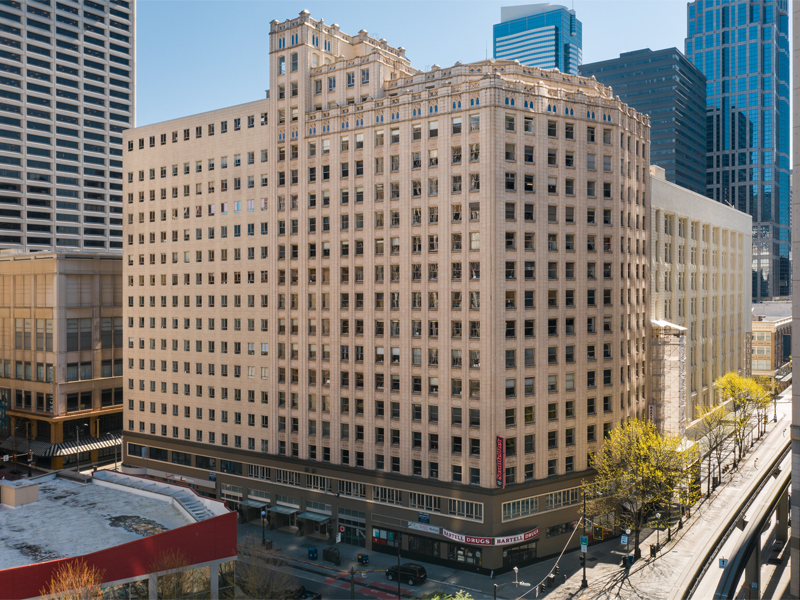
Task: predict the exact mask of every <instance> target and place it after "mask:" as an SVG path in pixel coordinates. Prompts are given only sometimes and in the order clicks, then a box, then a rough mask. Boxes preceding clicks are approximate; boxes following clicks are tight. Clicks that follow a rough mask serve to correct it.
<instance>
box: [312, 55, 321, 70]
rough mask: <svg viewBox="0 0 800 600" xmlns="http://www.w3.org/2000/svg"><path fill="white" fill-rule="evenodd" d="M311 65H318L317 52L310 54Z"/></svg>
mask: <svg viewBox="0 0 800 600" xmlns="http://www.w3.org/2000/svg"><path fill="white" fill-rule="evenodd" d="M311 66H312V67H318V66H319V54H312V55H311Z"/></svg>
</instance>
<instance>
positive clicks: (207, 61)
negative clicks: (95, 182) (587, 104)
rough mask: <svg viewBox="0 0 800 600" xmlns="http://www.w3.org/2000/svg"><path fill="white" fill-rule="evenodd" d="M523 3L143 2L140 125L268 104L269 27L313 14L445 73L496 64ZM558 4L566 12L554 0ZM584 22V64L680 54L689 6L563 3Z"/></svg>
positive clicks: (652, 0)
mask: <svg viewBox="0 0 800 600" xmlns="http://www.w3.org/2000/svg"><path fill="white" fill-rule="evenodd" d="M533 3H534V2H520V1H519V0H506V1H496V0H491V1H490V0H486V1H480V2H474V1H473V2H470V1H463V0H440V1H431V0H426V1H424V2H420V1H416V0H408V1H388V0H371V1H367V2H333V1H330V0H329V1H327V2H326V1H316V2H305V1H302V0H300V1H287V2H277V1H270V2H268V1H262V0H249V1H248V0H139V1H138V3H137V11H138V14H137V32H136V35H137V39H136V54H137V57H136V58H137V69H136V78H137V80H136V112H137V119H136V121H137V125H148V124H150V123H157V122H159V121H165V120H167V119H174V118H177V117H183V116H187V115H191V114H195V113H199V112H204V111H207V110H213V109H216V108H222V107H225V106H230V105H233V104H240V103H242V102H250V101H253V100H257V99H259V98H263V97H264V93H265V92H264V91H265V90H266V89H268V88H269V54H268V37H269V22H270V21H272V20H273V19H277V20H279V21H285V20H286V19H290V18H293V17H296V16H297V15H298V13H299V12H300V11H302V10H304V9H305V10H308V11H309V12H310V13H311V16H312V17H313V18H315V19H320V18H322V19H324V20H325V22H326V23H329V24H333V23H337V24H338V25H339V26H340V27H341V29H342V31H344V32H345V33H348V34H353V35H354V34H356V33H358V31H359V30H361V29H366V30H367V31H368V32H369V35H370V36H372V37H374V38H376V39H380V38H386V41H387V42H388V43H389V44H390V45H392V46H395V47H397V46H403V47H404V48H405V49H406V56H407V57H408V59H409V60H410V61H411V66H412V67H414V68H416V69H427V68H429V67H430V66H431V65H433V64H439V65H441V66H442V67H447V66H450V65H452V64H454V63H455V62H456V61H461V62H463V63H466V62H472V61H476V60H482V59H483V58H485V57H486V56H487V54H488V56H491V55H492V25H493V24H494V23H497V22H498V21H499V20H500V7H501V6H508V5H514V4H533ZM553 4H559V2H558V0H554V1H553ZM562 4H564V5H566V6H567V7H569V8H572V7H574V8H575V11H576V13H577V15H578V19H580V20H581V22H582V23H583V62H585V63H589V62H595V61H598V60H605V59H609V58H614V57H616V56H619V54H620V53H622V52H629V51H631V50H638V49H641V48H651V49H653V50H659V49H662V48H670V47H676V48H678V49H680V50H681V51H682V50H683V43H684V37H685V35H686V1H685V0H574V2H573V1H572V0H565V1H564V2H562Z"/></svg>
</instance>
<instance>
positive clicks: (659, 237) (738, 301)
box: [648, 166, 752, 435]
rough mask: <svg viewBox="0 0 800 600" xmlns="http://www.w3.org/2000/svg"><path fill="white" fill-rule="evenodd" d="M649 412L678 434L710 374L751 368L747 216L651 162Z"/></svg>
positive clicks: (706, 397)
mask: <svg viewBox="0 0 800 600" xmlns="http://www.w3.org/2000/svg"><path fill="white" fill-rule="evenodd" d="M650 187H651V192H652V193H651V203H650V215H651V218H650V222H651V224H652V229H651V230H650V259H651V271H650V311H651V313H650V314H651V318H652V331H651V333H652V335H651V361H650V372H649V375H650V376H649V377H648V403H649V404H648V416H649V417H650V418H651V419H653V420H654V421H655V422H656V423H658V424H659V426H660V427H661V428H662V429H663V430H665V431H669V432H670V433H674V434H678V435H683V434H684V433H685V431H686V428H687V427H691V425H692V424H693V422H694V421H696V420H697V407H698V405H702V406H709V404H713V403H714V402H716V401H718V399H717V398H716V397H715V390H714V380H715V379H717V378H718V377H721V376H722V375H724V374H725V373H728V372H729V371H736V372H738V373H741V374H743V375H747V374H749V368H750V351H749V339H750V337H749V336H750V302H751V290H750V288H751V285H750V283H749V278H750V277H751V270H750V255H751V252H752V217H751V216H750V215H748V214H746V213H743V212H740V211H738V210H736V209H735V208H733V207H730V206H726V205H724V204H721V203H719V202H716V201H714V200H710V199H708V198H706V197H705V196H702V195H700V194H696V193H694V192H692V191H690V190H687V189H686V188H683V187H681V186H678V185H675V184H674V183H670V182H668V181H667V180H666V178H665V176H664V169H662V168H661V167H657V166H651V167H650Z"/></svg>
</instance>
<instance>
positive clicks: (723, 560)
mask: <svg viewBox="0 0 800 600" xmlns="http://www.w3.org/2000/svg"><path fill="white" fill-rule="evenodd" d="M727 564H728V559H727V558H720V559H719V568H720V569H724V568H725V566H726V565H727Z"/></svg>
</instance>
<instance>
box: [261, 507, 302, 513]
mask: <svg viewBox="0 0 800 600" xmlns="http://www.w3.org/2000/svg"><path fill="white" fill-rule="evenodd" d="M267 510H268V511H269V512H274V513H280V514H282V515H293V514H294V513H296V512H297V510H298V509H296V508H289V507H288V506H280V505H276V506H270V507H269V508H268V509H267Z"/></svg>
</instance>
